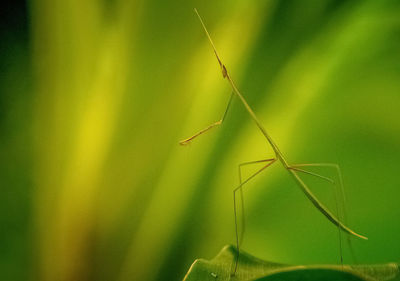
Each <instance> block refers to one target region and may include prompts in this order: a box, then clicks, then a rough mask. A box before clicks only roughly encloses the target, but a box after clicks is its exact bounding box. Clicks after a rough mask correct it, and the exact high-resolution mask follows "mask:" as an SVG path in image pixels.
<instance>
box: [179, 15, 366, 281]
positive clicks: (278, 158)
mask: <svg viewBox="0 0 400 281" xmlns="http://www.w3.org/2000/svg"><path fill="white" fill-rule="evenodd" d="M194 11H195V13H196V14H197V17H198V18H199V21H200V23H201V25H202V26H203V29H204V32H205V34H206V35H207V38H208V41H209V42H210V44H211V47H212V49H213V51H214V54H215V57H216V59H217V61H218V64H219V66H220V68H221V72H222V77H223V79H226V80H227V81H228V83H229V85H230V87H231V90H232V91H231V95H230V98H229V101H228V105H227V107H226V109H225V112H224V115H223V117H222V118H221V119H220V120H219V121H217V122H214V123H212V124H211V125H209V126H208V127H206V128H204V129H203V130H201V131H199V132H197V133H196V134H194V135H193V136H191V137H189V138H187V139H184V140H182V141H180V142H179V143H180V144H181V145H187V144H189V143H190V142H191V141H192V140H194V139H195V138H197V137H198V136H200V135H202V134H203V133H205V132H207V131H209V130H211V129H212V128H214V127H217V126H219V125H221V124H222V123H223V121H224V120H225V116H226V114H227V112H228V110H229V107H230V104H231V101H232V99H233V97H237V98H239V100H240V101H241V102H242V104H243V106H244V107H245V109H246V110H247V112H248V113H249V115H250V117H251V119H253V121H254V123H255V124H256V126H257V127H258V129H259V130H260V131H261V133H262V134H263V135H264V137H265V139H266V141H267V142H268V143H269V145H270V147H271V148H272V150H273V151H274V153H275V157H274V158H270V159H262V160H256V161H250V162H245V163H242V164H240V165H239V186H237V187H236V188H235V189H234V190H233V204H234V216H235V233H236V245H237V249H238V255H237V257H236V261H235V266H234V270H233V273H232V275H235V274H236V271H237V266H238V259H239V254H240V250H239V249H240V244H241V241H242V239H243V233H244V203H243V189H242V187H243V185H244V184H246V183H247V182H249V181H250V180H251V179H253V178H254V177H255V176H257V175H258V174H260V173H261V172H262V171H264V170H265V169H267V168H268V167H269V166H271V165H272V164H274V163H276V162H280V163H281V165H282V167H283V168H284V169H286V170H287V172H288V173H289V175H290V176H291V177H292V178H293V180H294V181H295V182H296V183H297V185H298V186H299V187H300V189H301V190H302V191H303V192H304V194H305V195H306V197H307V198H308V199H309V200H310V201H311V203H312V204H313V205H314V206H315V207H316V208H317V209H318V210H319V211H320V212H321V213H322V214H323V215H324V216H325V217H326V218H327V219H328V220H329V221H331V222H332V223H333V224H334V225H336V227H337V228H338V230H339V241H340V256H341V263H343V261H342V254H341V251H342V250H341V239H340V231H343V232H345V233H346V234H348V237H347V238H348V243H349V247H350V250H351V251H352V247H351V243H350V236H355V237H358V238H361V239H365V240H367V239H368V238H367V237H365V236H363V235H360V234H358V233H356V232H355V231H353V230H352V229H350V228H349V227H347V226H346V224H347V223H346V215H345V209H344V210H343V213H344V219H343V221H344V223H342V222H341V220H340V219H338V218H337V217H336V216H335V215H334V214H332V213H331V211H330V210H329V209H328V208H327V207H325V206H324V205H323V204H322V203H321V202H320V201H319V200H318V198H317V197H316V196H315V195H314V194H313V193H312V192H311V190H310V189H309V188H308V186H307V185H306V184H305V183H304V181H303V180H302V179H301V178H300V177H299V173H302V174H308V175H311V176H314V177H317V178H319V179H322V180H325V181H328V182H330V183H332V184H334V185H335V186H336V184H335V181H334V180H332V179H331V178H328V177H325V176H323V175H319V174H317V173H314V172H311V171H308V170H307V168H309V167H326V168H331V169H334V170H335V173H336V174H337V176H338V178H339V185H340V194H341V197H342V201H343V204H344V203H345V202H344V201H345V198H344V191H343V181H342V174H341V170H340V167H339V165H337V164H333V163H313V164H289V163H288V161H287V160H286V158H285V157H284V156H283V154H282V152H281V151H280V150H279V148H278V146H277V145H276V143H275V142H274V141H273V140H272V138H271V136H270V135H269V134H268V133H267V131H266V130H265V128H264V127H263V125H262V124H261V123H260V121H259V119H258V118H257V116H256V115H255V113H254V111H253V110H252V109H251V107H250V106H249V104H248V103H247V101H246V99H245V98H244V97H243V95H242V94H241V93H240V92H239V90H238V88H237V87H236V85H235V83H234V82H233V79H232V78H231V76H230V74H229V73H228V70H227V68H226V66H225V65H224V64H223V63H222V60H221V58H220V56H219V55H218V52H217V49H216V48H215V45H214V42H213V41H212V39H211V36H210V34H209V32H208V30H207V28H206V26H205V24H204V22H203V20H202V18H201V16H200V14H199V13H198V11H197V9H194ZM256 163H265V165H264V166H263V167H262V168H261V169H259V170H257V171H256V172H255V173H253V174H252V175H251V176H249V177H248V178H247V179H245V180H244V181H242V176H241V168H242V167H243V166H245V165H251V164H256ZM239 191H240V196H241V199H242V200H241V202H242V219H243V223H242V231H241V235H240V238H239V234H238V233H239V230H238V219H237V203H236V200H237V197H236V196H237V192H239ZM335 194H336V193H335ZM335 196H336V195H335ZM335 201H336V200H335ZM336 209H337V212H338V213H339V211H338V207H337V203H336Z"/></svg>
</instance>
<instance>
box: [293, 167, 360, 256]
mask: <svg viewBox="0 0 400 281" xmlns="http://www.w3.org/2000/svg"><path fill="white" fill-rule="evenodd" d="M298 167H327V168H333V169H334V170H335V172H336V174H337V178H338V183H339V190H336V191H337V193H339V196H340V201H341V202H342V205H341V206H340V207H341V211H342V213H343V221H344V223H345V224H346V225H347V208H346V196H345V192H344V185H343V177H342V172H341V169H340V166H339V165H338V164H334V163H311V164H295V165H291V166H290V167H289V168H290V169H293V170H296V171H299V172H303V173H306V174H309V175H313V176H316V177H320V178H322V179H326V180H328V181H330V182H331V183H332V184H334V186H335V188H336V189H338V186H337V184H336V182H335V181H333V180H332V179H329V178H326V177H324V176H321V175H318V174H316V173H313V172H310V171H306V170H302V169H299V168H298ZM335 200H336V199H335ZM346 238H347V239H346V240H347V244H348V247H349V250H350V253H351V256H352V259H353V261H354V263H357V259H356V255H355V252H354V248H353V245H352V242H351V237H350V235H347V236H346Z"/></svg>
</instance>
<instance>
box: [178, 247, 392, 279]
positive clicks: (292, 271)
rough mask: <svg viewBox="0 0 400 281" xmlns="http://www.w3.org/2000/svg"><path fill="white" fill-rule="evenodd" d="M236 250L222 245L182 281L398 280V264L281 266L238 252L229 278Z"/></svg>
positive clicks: (192, 269)
mask: <svg viewBox="0 0 400 281" xmlns="http://www.w3.org/2000/svg"><path fill="white" fill-rule="evenodd" d="M236 255H237V249H236V248H235V247H234V246H229V245H228V246H225V247H224V248H223V249H222V250H221V252H220V253H219V254H218V255H217V256H216V257H215V258H213V259H212V260H210V261H207V260H204V259H198V260H196V261H195V262H194V263H193V264H192V266H191V267H190V269H189V271H188V273H187V274H186V276H185V278H184V281H207V280H210V281H216V280H218V281H220V280H232V281H235V280H236V281H245V280H257V281H277V280H291V281H300V280H307V281H310V280H311V281H314V280H328V281H329V280H345V281H350V280H352V281H360V280H361V281H363V280H365V281H377V280H381V281H389V280H392V281H395V280H400V272H399V265H398V264H397V263H388V264H380V265H343V266H342V265H307V266H303V265H297V266H293V265H285V264H279V263H273V262H267V261H263V260H260V259H258V258H256V257H253V256H251V255H250V254H248V253H245V252H243V251H241V252H240V257H239V263H238V268H237V271H236V274H235V276H231V273H232V272H233V269H234V266H235V258H236Z"/></svg>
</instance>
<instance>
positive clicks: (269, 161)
mask: <svg viewBox="0 0 400 281" xmlns="http://www.w3.org/2000/svg"><path fill="white" fill-rule="evenodd" d="M263 161H264V162H268V163H267V164H266V165H265V166H263V167H262V168H261V169H259V170H257V171H256V172H255V173H254V174H252V175H251V176H249V177H248V178H247V179H246V180H244V181H243V182H241V183H240V184H239V186H238V187H236V188H235V189H234V190H233V211H234V215H235V233H236V247H237V251H238V252H237V253H238V254H237V257H236V260H235V268H234V271H233V273H232V276H234V275H235V274H236V270H237V265H238V260H239V254H240V245H239V244H240V243H239V233H238V223H237V211H236V192H237V191H239V190H240V191H241V192H243V191H242V187H243V185H244V184H246V183H247V182H248V181H250V180H251V179H252V178H254V177H255V176H256V175H258V174H259V173H261V172H262V171H263V170H265V169H266V168H268V167H269V166H271V165H272V164H273V163H274V162H275V161H276V159H275V158H274V159H266V160H259V161H254V162H247V164H252V163H260V162H263ZM243 165H246V163H243ZM239 166H240V165H239ZM239 169H240V168H239ZM241 194H242V196H243V193H241ZM242 199H243V197H242ZM242 202H243V201H242ZM243 206H244V205H242V210H243V209H244V207H243Z"/></svg>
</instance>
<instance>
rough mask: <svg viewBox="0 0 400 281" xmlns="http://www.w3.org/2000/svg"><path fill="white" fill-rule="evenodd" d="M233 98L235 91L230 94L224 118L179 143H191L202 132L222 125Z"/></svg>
mask: <svg viewBox="0 0 400 281" xmlns="http://www.w3.org/2000/svg"><path fill="white" fill-rule="evenodd" d="M232 98H233V92H232V93H231V95H230V97H229V101H228V105H227V107H226V109H225V112H224V115H223V116H222V118H221V119H220V120H218V121H217V122H214V123H212V124H211V125H209V126H208V127H206V128H204V129H203V130H200V131H199V132H197V133H196V134H194V135H193V136H191V137H189V138H187V139H184V140H181V141H180V142H179V144H180V145H186V144H189V143H190V142H191V141H192V140H193V139H195V138H197V137H198V136H200V135H201V134H203V133H205V132H207V131H208V130H211V129H212V128H214V127H216V126H218V125H221V124H222V122H224V120H225V116H226V114H227V113H228V110H229V107H230V105H231V103H232Z"/></svg>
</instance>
